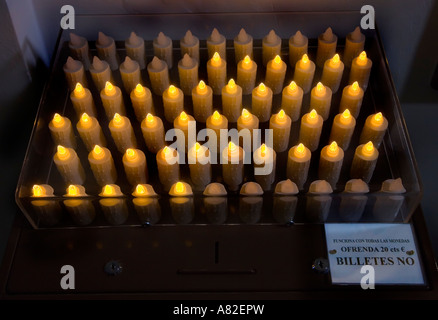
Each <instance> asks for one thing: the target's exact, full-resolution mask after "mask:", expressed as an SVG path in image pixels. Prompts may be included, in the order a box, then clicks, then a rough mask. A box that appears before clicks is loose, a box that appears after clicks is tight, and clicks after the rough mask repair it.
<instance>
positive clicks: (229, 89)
mask: <svg viewBox="0 0 438 320" xmlns="http://www.w3.org/2000/svg"><path fill="white" fill-rule="evenodd" d="M241 110H242V87H241V86H239V85H238V84H236V83H235V82H234V79H230V81H228V84H227V85H226V86H224V87H223V88H222V112H223V114H224V116H225V117H226V118H227V119H228V121H229V122H237V119H238V118H239V116H240V113H241Z"/></svg>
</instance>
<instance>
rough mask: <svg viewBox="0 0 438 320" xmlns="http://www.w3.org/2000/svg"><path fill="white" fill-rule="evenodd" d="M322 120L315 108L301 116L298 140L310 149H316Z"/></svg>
mask: <svg viewBox="0 0 438 320" xmlns="http://www.w3.org/2000/svg"><path fill="white" fill-rule="evenodd" d="M323 123H324V120H323V119H322V117H321V116H320V115H319V114H318V113H317V112H316V110H315V109H313V110H312V111H310V112H309V113H306V114H305V115H304V116H303V117H302V118H301V127H300V133H299V138H298V141H299V142H301V143H302V144H304V145H305V146H306V147H307V148H309V150H310V151H312V152H313V151H315V150H316V149H318V146H319V140H320V138H321V131H322V125H323Z"/></svg>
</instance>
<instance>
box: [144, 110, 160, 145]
mask: <svg viewBox="0 0 438 320" xmlns="http://www.w3.org/2000/svg"><path fill="white" fill-rule="evenodd" d="M141 131H142V133H143V138H144V141H145V143H146V147H147V148H148V150H149V151H150V152H152V153H157V152H158V151H159V150H160V149H162V148H163V147H164V144H165V142H164V141H165V140H164V125H163V121H162V120H161V119H160V118H159V117H156V116H153V115H152V114H150V113H148V114H147V116H146V117H145V118H144V120H143V121H142V122H141Z"/></svg>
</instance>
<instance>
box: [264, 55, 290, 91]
mask: <svg viewBox="0 0 438 320" xmlns="http://www.w3.org/2000/svg"><path fill="white" fill-rule="evenodd" d="M286 69H287V66H286V63H285V62H284V61H283V60H281V57H280V56H279V55H277V56H275V58H274V59H272V60H270V61H269V62H268V64H267V66H266V77H265V83H266V85H267V86H268V87H269V88H271V90H272V92H273V93H274V94H278V93H280V92H281V90H283V83H284V78H285V77H286Z"/></svg>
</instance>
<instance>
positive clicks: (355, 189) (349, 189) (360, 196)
mask: <svg viewBox="0 0 438 320" xmlns="http://www.w3.org/2000/svg"><path fill="white" fill-rule="evenodd" d="M369 191H370V190H369V187H368V185H367V184H366V183H365V181H363V180H361V179H351V180H349V181H347V183H346V184H345V189H344V192H343V194H342V196H341V202H340V204H339V216H340V217H341V219H342V220H343V221H348V222H357V221H359V220H360V218H361V216H362V214H363V212H364V210H365V207H366V205H367V202H368V196H367V195H366V193H368V192H369Z"/></svg>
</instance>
